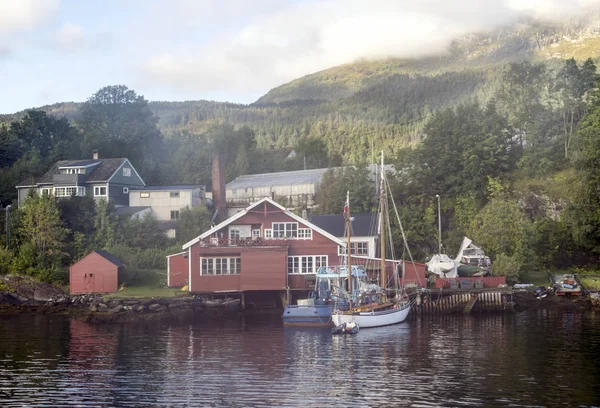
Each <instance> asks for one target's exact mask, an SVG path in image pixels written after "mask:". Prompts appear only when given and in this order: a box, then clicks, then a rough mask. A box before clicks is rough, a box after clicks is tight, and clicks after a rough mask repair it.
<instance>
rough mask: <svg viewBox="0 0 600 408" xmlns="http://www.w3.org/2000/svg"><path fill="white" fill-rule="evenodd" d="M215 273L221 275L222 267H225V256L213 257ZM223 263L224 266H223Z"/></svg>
mask: <svg viewBox="0 0 600 408" xmlns="http://www.w3.org/2000/svg"><path fill="white" fill-rule="evenodd" d="M214 261H215V275H222V274H223V269H227V258H215V259H214ZM223 264H225V268H223Z"/></svg>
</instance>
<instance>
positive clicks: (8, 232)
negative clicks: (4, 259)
mask: <svg viewBox="0 0 600 408" xmlns="http://www.w3.org/2000/svg"><path fill="white" fill-rule="evenodd" d="M6 248H7V249H10V204H9V205H7V206H6Z"/></svg>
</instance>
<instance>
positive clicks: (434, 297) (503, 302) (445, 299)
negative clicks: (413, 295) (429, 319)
mask: <svg viewBox="0 0 600 408" xmlns="http://www.w3.org/2000/svg"><path fill="white" fill-rule="evenodd" d="M513 309H514V301H513V293H512V289H510V288H494V289H472V290H460V289H455V290H452V289H441V290H438V289H434V290H430V291H427V292H424V293H421V294H419V295H417V299H416V303H415V304H414V305H413V307H412V308H411V313H413V314H436V313H465V314H468V313H476V312H492V311H498V312H499V311H512V310H513Z"/></svg>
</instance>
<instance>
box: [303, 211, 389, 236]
mask: <svg viewBox="0 0 600 408" xmlns="http://www.w3.org/2000/svg"><path fill="white" fill-rule="evenodd" d="M340 211H341V209H340ZM351 216H352V217H353V218H354V221H352V235H354V236H360V237H366V236H373V235H377V222H378V220H379V216H378V214H375V213H357V214H351ZM309 221H310V222H311V223H313V224H315V225H316V226H317V227H319V228H321V229H323V230H325V231H327V232H329V233H330V234H331V235H334V236H336V237H343V236H344V234H345V225H344V216H343V215H342V214H334V215H313V216H312V217H310V218H309Z"/></svg>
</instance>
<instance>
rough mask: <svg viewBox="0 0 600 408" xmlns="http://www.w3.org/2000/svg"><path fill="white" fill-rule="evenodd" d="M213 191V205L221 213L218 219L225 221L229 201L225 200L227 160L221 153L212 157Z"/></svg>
mask: <svg viewBox="0 0 600 408" xmlns="http://www.w3.org/2000/svg"><path fill="white" fill-rule="evenodd" d="M212 191H213V204H214V206H215V208H216V209H217V210H218V211H219V214H218V219H219V220H220V221H224V220H225V219H226V218H227V199H226V198H225V160H223V155H222V154H221V153H213V156H212Z"/></svg>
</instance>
